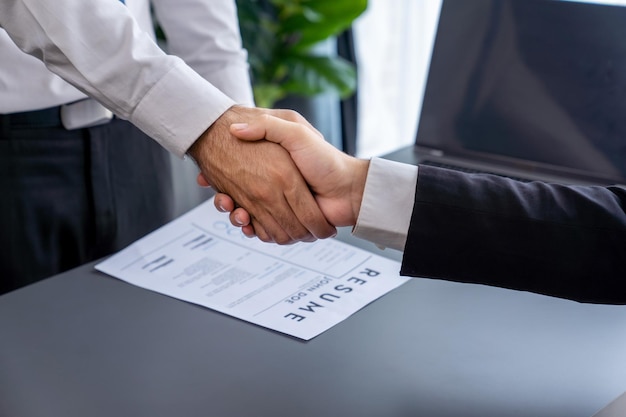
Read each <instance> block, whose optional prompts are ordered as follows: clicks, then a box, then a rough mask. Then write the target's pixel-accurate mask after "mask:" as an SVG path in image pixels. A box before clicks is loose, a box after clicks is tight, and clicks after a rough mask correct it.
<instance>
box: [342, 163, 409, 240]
mask: <svg viewBox="0 0 626 417" xmlns="http://www.w3.org/2000/svg"><path fill="white" fill-rule="evenodd" d="M417 171H418V168H417V166H415V165H409V164H403V163H400V162H395V161H390V160H387V159H381V158H372V160H371V161H370V166H369V170H368V172H367V179H366V182H365V190H364V192H363V199H362V201H361V209H360V211H359V217H358V219H357V222H356V225H355V227H354V230H353V231H352V234H353V235H354V236H356V237H358V238H361V239H365V240H369V241H371V242H373V243H375V244H377V245H378V246H381V247H389V248H393V249H397V250H400V251H401V250H404V245H405V244H406V237H407V232H408V230H409V224H410V222H411V215H412V214H413V204H414V200H415V187H416V185H417Z"/></svg>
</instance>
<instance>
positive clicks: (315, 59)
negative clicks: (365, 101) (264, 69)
mask: <svg viewBox="0 0 626 417" xmlns="http://www.w3.org/2000/svg"><path fill="white" fill-rule="evenodd" d="M285 65H286V66H287V67H288V68H289V71H288V74H289V75H288V77H287V80H286V81H285V85H284V89H285V91H286V92H287V93H293V94H301V95H305V96H313V95H316V94H320V93H323V92H335V93H337V94H338V95H339V96H340V97H341V98H346V97H348V96H350V95H351V94H352V93H354V90H355V89H356V71H355V69H354V66H353V65H352V64H350V63H349V62H347V61H346V60H344V59H342V58H339V57H327V56H299V57H297V59H296V58H295V57H292V58H290V59H288V60H286V61H285Z"/></svg>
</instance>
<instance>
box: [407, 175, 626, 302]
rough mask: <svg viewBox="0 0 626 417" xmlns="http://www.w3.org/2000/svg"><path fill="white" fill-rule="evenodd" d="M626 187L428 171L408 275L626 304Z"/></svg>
mask: <svg viewBox="0 0 626 417" xmlns="http://www.w3.org/2000/svg"><path fill="white" fill-rule="evenodd" d="M625 209H626V188H624V187H621V186H610V187H599V186H563V185H554V184H545V183H539V182H533V183H522V182H518V181H513V180H509V179H506V178H501V177H498V176H493V175H483V174H469V175H468V174H463V173H458V172H455V171H450V170H446V169H439V168H433V167H428V166H420V168H419V178H418V184H417V191H416V195H415V206H414V208H413V215H412V218H411V225H410V228H409V233H408V238H407V243H406V246H405V250H404V259H403V262H402V270H401V273H402V275H408V276H414V277H426V278H439V279H446V280H451V281H458V282H468V283H479V284H486V285H492V286H498V287H504V288H510V289H517V290H525V291H532V292H536V293H540V294H546V295H552V296H556V297H561V298H568V299H572V300H576V301H580V302H592V303H608V304H626V213H625Z"/></svg>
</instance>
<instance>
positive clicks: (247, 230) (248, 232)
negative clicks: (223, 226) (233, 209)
mask: <svg viewBox="0 0 626 417" xmlns="http://www.w3.org/2000/svg"><path fill="white" fill-rule="evenodd" d="M241 231H242V232H243V234H244V236H246V237H249V238H253V237H256V233H255V231H254V227H253V226H252V225H251V224H249V225H247V226H243V227H242V228H241Z"/></svg>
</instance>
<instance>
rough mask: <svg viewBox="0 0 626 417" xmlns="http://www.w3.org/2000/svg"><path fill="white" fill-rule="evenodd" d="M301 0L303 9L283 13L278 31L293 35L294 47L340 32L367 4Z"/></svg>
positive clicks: (356, 0) (345, 0)
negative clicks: (296, 12) (287, 13)
mask: <svg viewBox="0 0 626 417" xmlns="http://www.w3.org/2000/svg"><path fill="white" fill-rule="evenodd" d="M273 1H277V0H273ZM294 1H296V0H294ZM300 3H301V4H302V9H303V11H302V12H301V13H298V14H295V13H293V14H289V15H288V16H284V17H283V18H282V22H281V25H280V28H279V32H278V33H279V35H280V36H283V37H290V38H291V39H294V36H293V35H296V36H295V38H296V39H297V42H296V43H295V44H294V45H293V48H294V49H297V50H303V49H306V48H309V47H310V46H312V45H314V44H316V43H318V42H320V41H322V40H324V39H327V38H329V37H332V36H336V35H338V34H340V33H341V32H343V31H344V30H346V29H347V28H349V27H350V25H351V24H352V22H353V21H354V20H355V19H356V18H357V17H359V16H360V15H361V14H362V13H363V12H364V11H365V10H366V8H367V0H300ZM312 16H314V18H312Z"/></svg>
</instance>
